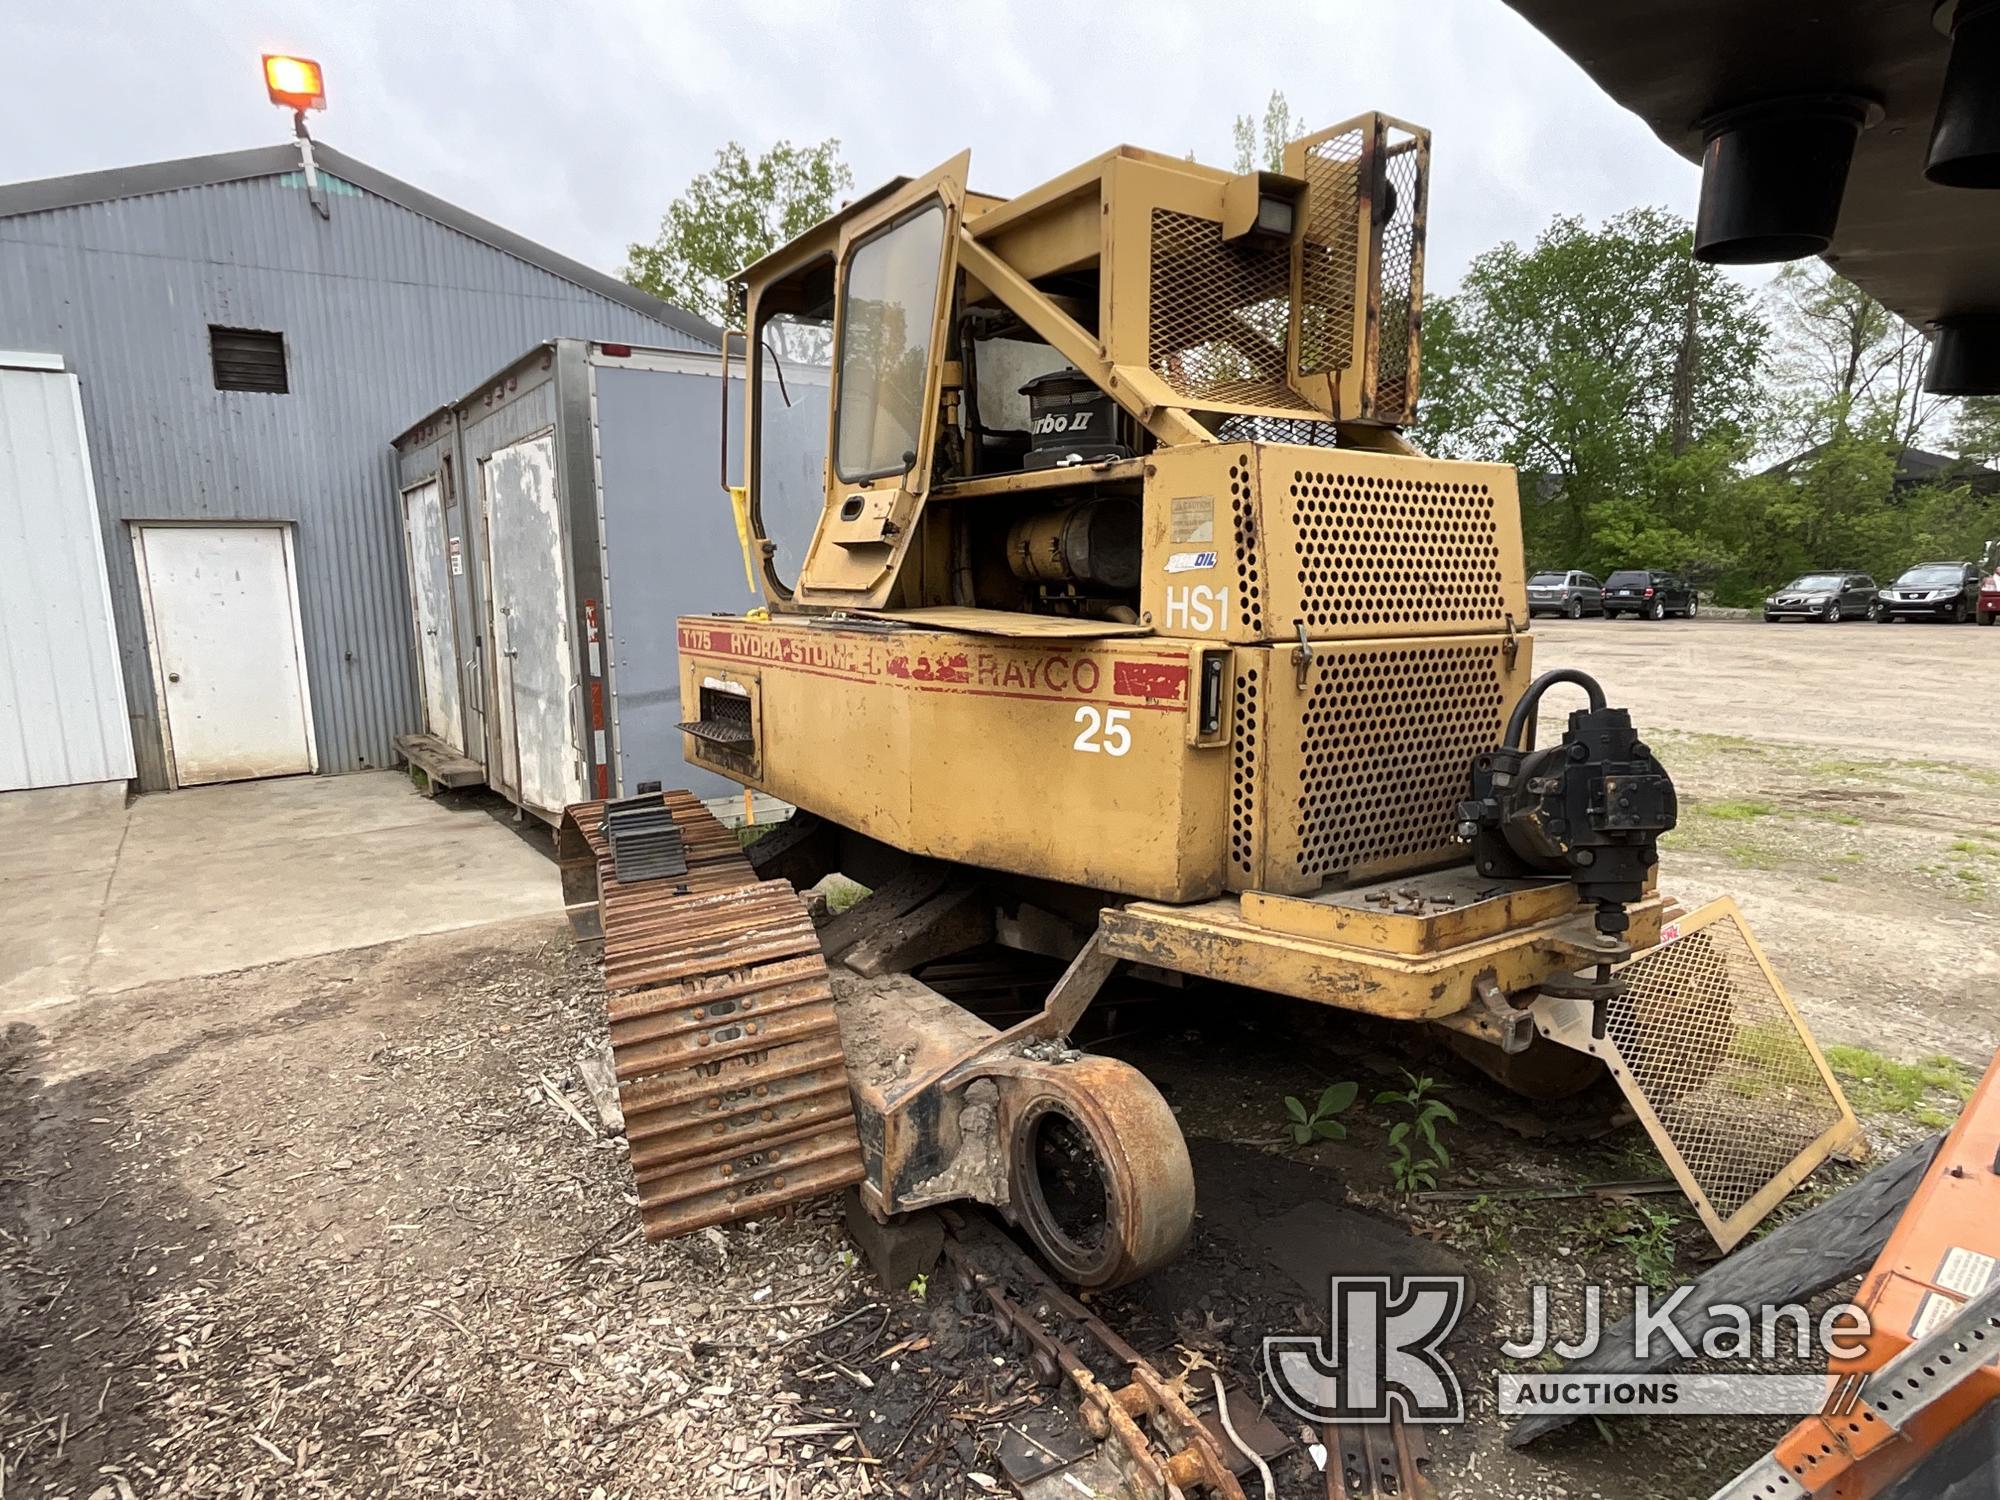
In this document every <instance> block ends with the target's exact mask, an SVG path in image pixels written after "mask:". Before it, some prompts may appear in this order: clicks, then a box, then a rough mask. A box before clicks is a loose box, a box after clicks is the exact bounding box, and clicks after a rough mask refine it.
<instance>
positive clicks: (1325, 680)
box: [1295, 642, 1506, 879]
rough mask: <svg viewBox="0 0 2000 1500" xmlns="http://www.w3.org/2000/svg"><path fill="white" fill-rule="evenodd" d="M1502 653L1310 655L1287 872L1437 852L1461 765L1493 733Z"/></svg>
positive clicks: (1460, 786) (1496, 735)
mask: <svg viewBox="0 0 2000 1500" xmlns="http://www.w3.org/2000/svg"><path fill="white" fill-rule="evenodd" d="M1502 649H1503V648H1502V646H1501V645H1500V643H1498V642H1487V643H1481V644H1479V645H1468V646H1407V647H1396V648H1395V649H1392V650H1386V651H1385V650H1382V649H1381V648H1379V647H1377V648H1374V649H1367V648H1360V649H1356V650H1352V651H1333V652H1326V651H1322V652H1320V653H1319V654H1317V655H1315V656H1314V657H1313V660H1312V665H1311V667H1310V669H1309V670H1310V672H1311V676H1310V677H1309V678H1308V689H1309V691H1308V695H1307V698H1306V710H1305V725H1304V730H1305V733H1304V740H1303V752H1304V753H1303V754H1302V755H1301V757H1300V765H1299V772H1298V775H1299V809H1298V827H1297V829H1296V830H1295V832H1296V836H1297V838H1298V848H1297V851H1296V854H1295V858H1296V860H1297V866H1298V872H1299V874H1300V875H1301V876H1304V877H1306V878H1309V879H1310V878H1318V879H1324V878H1325V877H1327V876H1329V875H1332V874H1335V873H1338V872H1343V871H1347V870H1352V869H1354V868H1356V867H1357V866H1360V865H1374V864H1379V863H1382V862H1384V861H1387V860H1396V859H1405V858H1410V857H1413V856H1416V855H1421V854H1426V853H1430V852H1432V851H1434V850H1441V849H1444V848H1446V847H1447V846H1448V845H1449V844H1450V843H1451V835H1452V814H1453V811H1454V810H1455V809H1456V808H1457V806H1458V804H1459V802H1460V801H1461V800H1463V799H1464V797H1465V796H1466V794H1467V791H1468V789H1469V787H1470V785H1471V777H1472V760H1473V757H1474V756H1476V755H1478V754H1479V753H1480V752H1481V751H1482V750H1490V749H1491V748H1492V747H1493V746H1494V745H1496V744H1498V743H1499V742H1500V735H1501V733H1502V731H1503V730H1504V729H1505V727H1506V726H1505V724H1504V722H1503V710H1504V708H1505V707H1506V696H1505V693H1504V690H1503V687H1502V673H1503V670H1504V669H1503V667H1502V660H1501V653H1502Z"/></svg>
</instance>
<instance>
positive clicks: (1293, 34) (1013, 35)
mask: <svg viewBox="0 0 2000 1500" xmlns="http://www.w3.org/2000/svg"><path fill="white" fill-rule="evenodd" d="M0 24H4V26H5V27H6V29H7V32H8V34H9V41H10V45H9V46H8V47H7V48H6V49H5V50H4V52H0V140H4V141H6V142H7V143H8V149H7V151H6V153H5V154H4V156H0V171H4V172H5V173H6V175H7V176H9V177H10V178H26V177H40V176H51V175H56V174H59V173H67V172H77V171H87V170H92V169H96V168H100V167H112V166H122V165H127V164H130V163H133V162H138V161H149V160H157V159H160V158H163V157H170V156H181V155H194V154H198V153H204V152H210V151H225V150H234V149H238V148H241V147H244V146H250V145H256V144H259V143H262V142H268V141H274V140H280V139H283V138H284V137H285V135H286V134H287V133H288V131H289V122H288V121H287V120H286V119H285V118H284V116H283V115H282V113H281V112H280V111H278V110H277V109H275V108H273V107H272V106H271V105H269V104H268V103H267V102H266V101H265V99H264V96H263V89H262V84H261V80H260V78H259V75H258V71H257V54H258V53H259V52H260V51H264V50H291V51H299V52H304V53H306V54H308V55H311V56H315V57H317V58H319V60H320V61H321V62H322V63H323V64H324V65H325V67H326V74H327V89H328V99H329V108H328V110H327V112H326V113H325V114H324V115H321V116H317V117H315V119H314V121H313V129H314V131H315V133H316V134H317V135H319V136H320V137H321V138H323V139H325V140H326V141H328V142H330V143H331V144H333V145H336V146H338V147H339V148H340V149H342V150H344V151H346V152H348V153H350V154H351V155H354V156H358V157H360V158H361V159H362V160H364V161H367V162H369V163H370V164H372V165H374V166H377V167H379V168H381V169H382V170H384V171H386V172H389V173H392V174H394V175H396V176H399V177H403V178H405V179H407V180H409V181H411V182H414V183H416V184H417V185H418V186H420V187H423V188H426V189H428V190H429V191H431V192H434V193H437V194H439V195H440V196H442V197H445V198H447V199H450V200H452V201H453V202H456V203H459V204H461V205H463V206H464V207H465V208H467V209H470V210H471V211H473V212H475V213H479V214H483V215H486V216H487V217H489V218H492V219H495V220H497V221H498V222H500V223H502V224H505V225H506V226H507V227H509V228H511V229H514V230H517V231H519V232H520V233H522V234H526V235H528V236H530V237H532V238H534V239H538V240H541V241H543V242H544V243H546V244H549V245H551V246H553V247H555V248H556V249H558V250H562V251H564V252H566V253H568V254H570V255H574V256H576V257H577V258H579V259H581V260H585V261H588V262H590V263H591V264H594V265H598V266H602V267H604V268H606V269H609V270H615V269H617V268H618V267H619V266H621V265H622V264H623V262H624V247H625V244H626V243H627V242H628V241H630V240H632V239H635V238H645V237H650V235H651V234H652V232H653V230H654V227H655V225H656V224H657V223H658V220H659V217H660V214H661V211H662V210H663V209H664V207H665V205H666V203H667V202H668V200H669V199H671V198H672V197H673V195H674V194H675V193H676V192H677V191H678V190H679V189H680V188H681V187H682V186H683V185H684V184H685V183H686V182H687V180H688V179H689V178H690V177H692V176H693V175H694V174H695V173H697V172H699V171H701V170H703V169H704V168H705V167H706V166H707V165H708V163H709V162H710V161H711V160H712V158H713V155H714V151H715V148H716V147H717V146H719V145H721V144H722V143H723V142H724V141H726V140H729V139H737V140H741V141H742V142H743V143H744V144H745V145H746V146H751V147H753V148H756V147H761V146H763V145H765V144H768V143H769V142H771V141H773V140H776V139H778V138H780V137H788V138H790V139H792V140H795V141H812V140H819V139H823V138H824V137H826V136H829V135H832V136H838V137H840V139H841V140H842V142H843V146H844V151H845V155H846V157H847V159H848V161H849V162H850V163H851V164H852V166H853V168H854V174H855V178H856V181H857V183H858V184H859V185H860V186H861V187H862V188H864V189H865V188H867V187H868V186H870V185H872V184H873V183H875V182H879V181H881V180H882V179H884V178H886V177H889V176H891V175H894V174H896V173H912V174H914V173H917V172H922V171H925V170H927V169H928V168H930V167H932V166H934V165H936V164H937V163H938V162H940V161H943V160H944V159H946V158H947V157H949V156H951V155H953V154H954V153H956V152H957V151H959V150H961V149H963V148H965V147H968V146H969V147H971V149H972V156H973V181H974V184H975V185H976V186H977V187H979V188H980V189H981V190H983V191H987V192H998V193H1015V192H1019V191H1021V190H1023V189H1025V188H1028V187H1031V186H1033V185H1034V184H1035V183H1037V182H1040V181H1043V180H1045V179H1047V178H1049V177H1052V176H1054V175H1056V174H1057V173H1059V172H1061V171H1063V170H1065V169H1066V168H1068V167H1070V166H1073V165H1075V164H1076V163H1077V162H1079V161H1082V160H1084V159H1085V158H1087V157H1090V156H1093V155H1095V154H1097V153H1098V152H1100V151H1102V150H1104V149H1106V148H1108V147H1110V146H1112V145H1116V144H1119V143H1121V142H1129V143H1131V144H1134V145H1143V146H1151V147H1153V148H1155V149H1157V150H1161V151H1170V152H1174V153H1176V154H1179V153H1183V152H1186V151H1190V150H1192V151H1194V152H1195V153H1196V155H1197V156H1200V157H1202V158H1203V159H1205V160H1210V161H1217V162H1223V163H1225V164H1226V163H1227V162H1228V160H1229V158H1230V156H1231V151H1232V148H1231V143H1230V121H1231V119H1232V117H1233V116H1234V115H1236V114H1237V113H1240V112H1261V110H1262V108H1263V103H1264V100H1265V99H1266V98H1267V97H1268V96H1269V94H1270V92H1271V90H1273V89H1274V88H1275V89H1281V90H1283V91H1284V92H1285V94H1286V96H1287V97H1288V99H1289V100H1290V101H1291V103H1292V105H1293V107H1294V109H1295V110H1296V111H1297V112H1298V113H1300V114H1301V115H1302V116H1303V117H1304V118H1306V119H1307V120H1309V121H1311V122H1313V123H1314V124H1316V125H1318V124H1330V123H1332V122H1334V121H1336V120H1339V119H1342V118H1344V117H1346V116H1348V115H1351V114H1355V113H1358V112H1360V111H1361V110H1363V109H1370V108H1380V109H1386V110H1388V111H1390V112H1391V113H1393V114H1397V115H1400V116H1402V117H1404V118H1406V119H1411V120H1416V121H1418V122H1420V123H1422V124H1425V125H1428V126H1430V127H1431V128H1432V129H1433V130H1434V131H1435V132H1436V144H1435V156H1434V172H1433V190H1432V200H1431V247H1430V261H1429V264H1430V278H1431V284H1432V286H1433V287H1435V288H1438V289H1443V288H1445V287H1448V286H1449V285H1451V284H1452V283H1453V282H1455V281H1456V279H1457V277H1458V276H1459V275H1460V273H1461V272H1462V271H1463V269H1464V267H1465V264H1466V262H1467V261H1468V260H1469V259H1470V258H1471V257H1472V256H1473V255H1474V254H1476V253H1477V252H1479V251H1480V250H1483V249H1485V248H1487V247H1488V246H1491V245H1493V244H1495V243H1498V242H1499V241H1500V240H1503V239H1510V238H1511V239H1517V240H1526V239H1531V238H1532V237H1533V236H1534V235H1535V234H1536V233H1537V232H1538V231H1539V230H1540V228H1541V227H1542V226H1543V225H1544V224H1546V223H1547V222H1548V220H1549V219H1550V218H1551V217H1553V216H1554V215H1556V214H1558V213H1577V214H1581V215H1583V216H1584V217H1586V218H1589V219H1600V218H1603V217H1605V216H1607V215H1609V214H1612V213H1615V212H1617V211H1618V210H1619V209H1622V208H1626V207H1629V206H1631V205H1632V204H1634V203H1658V204H1664V205H1666V206H1668V207H1670V208H1673V209H1675V210H1677V211H1680V212H1683V213H1688V212H1691V211H1692V209H1693V203H1694V191H1695V184H1696V175H1695V172H1694V169H1693V168H1691V167H1689V166H1687V165H1686V164H1685V163H1683V162H1681V161H1679V160H1678V159H1677V158H1675V157H1674V156H1673V155H1672V154H1671V153H1669V152H1668V151H1667V150H1666V148H1665V147H1663V146H1661V145H1660V144H1659V143H1658V142H1657V141H1656V140H1654V138H1653V137H1652V135H1651V134H1650V133H1649V132H1647V131H1646V129H1645V128H1644V127H1643V126H1642V125H1640V124H1639V122H1638V121H1637V120H1636V119H1634V118H1633V117H1632V116H1630V115H1628V114H1626V113H1625V112H1624V111H1623V110H1620V109H1619V108H1618V107H1617V106H1616V105H1614V104H1612V103H1611V102H1610V100H1608V99H1607V98H1605V97H1604V96H1603V95H1602V94H1601V93H1599V92H1598V90H1597V89H1596V87H1595V86H1594V85H1593V84H1591V83H1590V82H1589V81H1588V80H1587V79H1585V78H1584V77H1583V75H1582V74H1581V73H1580V72H1579V71H1578V70H1577V68H1576V67H1575V66H1574V65H1573V64H1572V63H1571V62H1570V61H1569V60H1568V59H1567V58H1565V57H1564V56H1562V54H1561V53H1559V52H1558V51H1556V49H1555V48H1554V47H1552V46H1551V45H1549V44H1548V43H1547V42H1546V41H1544V40H1543V39H1542V38H1541V36H1540V35H1539V34H1538V33H1536V32H1535V31H1534V30H1533V29H1532V28H1531V27H1529V26H1528V25H1527V24H1526V23H1525V22H1523V21H1521V20H1520V19H1519V17H1517V16H1516V15H1515V14H1514V13H1513V12H1512V11H1511V10H1509V9H1507V8H1506V6H1505V5H1503V4H1501V3H1500V0H1428V3H1413V0H1404V3H1402V4H1396V5H1383V4H1381V3H1380V0H1369V3H1361V0H1319V3H1317V4H1312V3H1305V4H1301V3H1299V0H1290V3H1284V4H1280V3H1272V0H1225V3H1215V0H1204V3H1185V0H1097V3H1082V0H1067V3H1053V0H1047V3H1045V0H942V3H940V0H930V3H912V4H907V5H905V4H896V5H891V4H858V3H853V0H761V3H758V4H755V5H735V4H729V5H724V4H714V5H696V4H693V3H680V0H650V3H649V0H602V3H578V4H570V5H551V4H548V3H546V0H544V3H528V0H482V3H478V4H471V3H464V0H436V3H431V4H425V5H410V4H390V3H384V0H341V3H339V4H327V3H318V4H311V5H307V4H299V3H295V0H205V3H204V4H201V5H199V6H191V7H189V6H171V7H170V6H167V5H159V4H150V5H149V4H142V3H138V0H125V3H116V0H74V3H64V4H61V5H56V4H48V3H44V0H0Z"/></svg>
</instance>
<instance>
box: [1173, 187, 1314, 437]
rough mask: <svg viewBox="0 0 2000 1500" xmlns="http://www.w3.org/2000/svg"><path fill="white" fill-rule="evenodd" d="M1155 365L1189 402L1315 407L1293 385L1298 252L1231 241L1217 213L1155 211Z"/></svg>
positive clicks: (1307, 410)
mask: <svg viewBox="0 0 2000 1500" xmlns="http://www.w3.org/2000/svg"><path fill="white" fill-rule="evenodd" d="M1152 282H1153V286H1152V309H1151V314H1150V316H1151V318H1152V326H1151V328H1150V329H1149V330H1148V354H1147V358H1148V362H1149V363H1150V364H1151V365H1152V367H1153V371H1154V373H1155V374H1157V375H1158V376H1159V377H1160V378H1161V379H1162V380H1164V381H1166V383H1167V384H1168V385H1169V386H1171V387H1172V388H1173V389H1174V391H1175V392H1176V393H1177V394H1179V395H1181V396H1185V397H1187V398H1188V399H1189V400H1191V401H1214V402H1222V403H1228V404H1231V405H1240V406H1275V407H1279V408H1282V409H1283V410H1286V411H1305V412H1309V411H1311V410H1312V407H1311V406H1309V405H1308V404H1307V403H1306V402H1304V401H1302V400H1301V399H1300V398H1299V397H1298V396H1297V395H1295V394H1294V393H1293V391H1292V388H1291V387H1290V386H1289V385H1288V384H1286V382H1285V328H1286V324H1287V323H1288V322H1289V321H1290V318H1291V255H1290V252H1289V251H1288V250H1287V249H1286V248H1285V246H1283V245H1278V246H1275V247H1273V246H1267V245H1255V244H1251V243H1250V242H1249V241H1247V240H1238V241H1237V242H1236V243H1234V244H1225V243H1224V242H1223V238H1222V225H1221V224H1220V223H1218V222H1217V221H1216V220H1214V219H1203V218H1199V217H1197V216H1195V215H1193V214H1177V213H1173V212H1171V211H1170V210H1168V209H1164V208H1156V209H1154V210H1153V275H1152Z"/></svg>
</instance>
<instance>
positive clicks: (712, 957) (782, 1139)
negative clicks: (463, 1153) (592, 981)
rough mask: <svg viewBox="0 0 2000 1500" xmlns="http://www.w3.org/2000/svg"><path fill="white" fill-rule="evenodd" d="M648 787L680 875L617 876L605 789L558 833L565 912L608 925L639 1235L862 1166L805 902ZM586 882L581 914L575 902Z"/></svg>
mask: <svg viewBox="0 0 2000 1500" xmlns="http://www.w3.org/2000/svg"><path fill="white" fill-rule="evenodd" d="M661 800H662V801H663V803H664V804H665V806H666V808H667V810H668V811H669V812H670V813H671V814H672V816H673V819H674V823H675V826H676V827H677V828H678V829H679V830H680V834H681V841H682V848H683V851H684V852H685V855H686V859H687V873H686V874H684V875H676V876H670V877H667V878H664V879H658V880H645V881H639V882H635V883H632V884H626V883H623V882H621V881H620V880H619V879H618V876H617V873H616V870H615V867H614V865H613V861H612V857H611V851H610V848H609V844H608V841H607V840H606V838H605V836H604V808H605V804H604V803H602V802H585V803H579V804H577V805H576V806H574V807H571V808H569V809H567V810H566V811H565V812H564V814H563V827H562V831H561V833H560V834H559V836H558V844H559V850H560V854H561V858H562V864H563V885H564V890H565V893H566V894H567V895H568V896H569V898H570V901H571V912H570V914H571V920H572V922H573V924H574V925H575V926H576V927H577V930H578V932H579V933H580V934H582V935H584V936H586V937H588V936H594V935H596V933H597V932H601V934H602V935H603V938H604V987H605V990H606V992H607V1000H606V1010H607V1012H608V1017H609V1024H610V1031H611V1056H612V1061H613V1064H614V1065H615V1069H616V1073H617V1079H618V1097H619V1102H620V1104H621V1105H622V1107H623V1109H624V1111H625V1130H626V1136H627V1138H628V1139H629V1140H630V1142H631V1145H632V1177H633V1181H634V1183H635V1184H636V1187H637V1191H638V1195H639V1217H640V1220H641V1222H642V1223H643V1225H644V1227H645V1232H646V1238H647V1239H651V1240H657V1239H668V1238H671V1237H672V1236H674V1235H680V1234H687V1233H689V1232H690V1231H692V1230H696V1229H701V1228H704V1227H706V1226H708V1225H710V1224H721V1223H725V1222H727V1221H729V1220H732V1219H740V1218H746V1217H749V1216H751V1215H754V1214H761V1213H768V1212H770V1211H771V1210H772V1209H775V1208H779V1207H782V1206H784V1205H785V1204H788V1203H795V1202H798V1201H799V1200H801V1199H804V1198H810V1197H814V1196H816V1195H818V1194H820V1193H825V1192H830V1191H833V1190H834V1189H837V1188H842V1187H846V1186H847V1185H849V1184H850V1183H855V1182H859V1181H860V1180H861V1177H862V1171H863V1169H862V1161H861V1141H860V1137H859V1136H858V1135H857V1134H856V1132H855V1125H854V1105H853V1101H852V1098H851V1096H850V1095H849V1093H848V1083H847V1064H846V1060H845V1057H844V1056H843V1054H842V1051H841V1045H840V1028H839V1025H838V1023H837V1021H836V1020H835V1017H834V1009H833V990H832V988H831V986H830V984H829V982H828V977H827V969H826V960H825V959H824V958H823V957H822V956H821V954H820V948H819V938H818V935H817V934H816V932H815V931H814V929H813V925H812V920H811V918H810V917H808V916H807V914H806V909H805V906H804V904H803V903H802V902H801V901H800V900H799V898H798V896H797V895H796V893H794V892H793V890H792V888H791V886H790V885H788V884H787V883H786V882H784V881H782V880H765V881H760V880H759V879H758V878H757V876H756V873H755V872H754V871H753V870H752V869H751V868H750V862H749V861H748V860H747V859H745V858H744V857H743V853H742V849H741V846H740V845H739V843H738V841H737V838H736V835H735V834H734V833H733V832H732V831H730V830H729V829H727V828H725V827H723V826H722V824H721V823H719V822H717V821H716V819H715V818H714V817H712V816H711V815H710V814H709V812H708V810H707V809H706V808H704V807H703V806H702V805H701V803H700V802H699V801H697V800H696V799H695V798H694V797H693V796H691V795H689V794H688V793H686V792H681V791H672V792H666V793H663V794H662V799H661ZM592 889H594V894H595V901H594V904H590V906H589V909H587V910H586V909H584V908H585V907H586V903H585V902H583V901H580V900H579V899H577V898H578V897H579V895H581V894H582V893H584V892H586V891H590V890H592ZM592 927H594V928H595V929H596V931H595V932H593V931H592V930H591V929H592Z"/></svg>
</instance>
